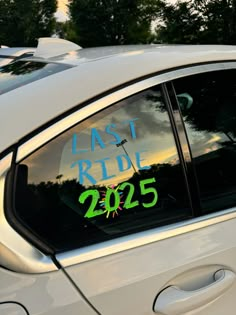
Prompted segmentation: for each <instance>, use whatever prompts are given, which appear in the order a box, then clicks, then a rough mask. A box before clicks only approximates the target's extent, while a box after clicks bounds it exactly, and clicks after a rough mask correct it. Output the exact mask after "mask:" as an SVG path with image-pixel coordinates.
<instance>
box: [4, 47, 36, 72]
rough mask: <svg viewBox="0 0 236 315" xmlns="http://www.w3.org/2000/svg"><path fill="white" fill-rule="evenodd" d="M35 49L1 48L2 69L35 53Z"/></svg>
mask: <svg viewBox="0 0 236 315" xmlns="http://www.w3.org/2000/svg"><path fill="white" fill-rule="evenodd" d="M34 51H35V48H23V47H22V48H21V47H19V48H0V67H2V66H5V65H6V64H8V63H10V62H12V61H14V60H15V59H17V58H19V57H21V56H23V55H27V56H28V55H30V54H32V55H33V53H34Z"/></svg>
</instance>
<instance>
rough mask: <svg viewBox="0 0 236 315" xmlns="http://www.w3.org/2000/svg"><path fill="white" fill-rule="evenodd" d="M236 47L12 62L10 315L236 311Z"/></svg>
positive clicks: (0, 183) (1, 156)
mask: <svg viewBox="0 0 236 315" xmlns="http://www.w3.org/2000/svg"><path fill="white" fill-rule="evenodd" d="M235 59H236V47H234V46H155V45H152V46H120V47H107V48H96V49H95V48H90V49H80V47H78V46H76V45H75V44H73V43H68V42H65V41H61V40H59V39H42V40H41V41H40V44H39V47H38V48H37V49H36V51H35V53H34V56H32V57H29V58H25V59H23V60H18V61H15V62H14V63H11V64H8V65H6V66H4V67H2V68H0V94H1V95H0V113H1V114H0V126H1V136H0V137H1V138H0V203H1V204H0V266H1V268H0V280H1V281H0V314H1V315H13V314H14V315H26V314H27V315H28V314H30V315H77V314H81V315H95V314H101V315H134V314H135V315H151V314H158V315H184V314H186V315H187V314H188V315H190V314H191V315H193V314H194V315H213V314H214V315H222V314H227V315H234V314H235V308H236V300H235V294H236V237H235V235H234V233H235V231H236V207H235V206H236V167H235V161H236V61H235Z"/></svg>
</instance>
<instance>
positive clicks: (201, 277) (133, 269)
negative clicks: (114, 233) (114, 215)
mask: <svg viewBox="0 0 236 315" xmlns="http://www.w3.org/2000/svg"><path fill="white" fill-rule="evenodd" d="M235 222H236V219H233V220H229V221H226V222H222V223H219V224H216V225H213V226H208V227H205V228H202V229H200V230H197V231H192V232H189V233H186V234H182V235H179V236H175V237H171V238H169V239H165V240H161V241H158V242H154V243H152V244H149V245H145V246H141V247H138V248H135V249H131V250H127V251H124V252H121V253H117V254H113V255H109V256H106V257H102V258H98V259H94V260H91V261H89V262H85V263H81V264H78V265H74V266H70V267H67V268H66V272H67V273H68V274H69V275H70V277H71V278H72V279H73V280H74V281H75V283H76V284H77V285H78V287H80V289H81V290H82V291H83V293H84V294H85V295H86V297H87V298H88V299H89V300H90V302H91V303H92V304H93V305H94V306H95V307H96V308H97V309H98V311H99V312H101V314H103V315H109V314H114V315H118V314H119V315H121V314H139V315H147V314H153V310H152V309H153V305H154V302H155V300H156V297H157V295H158V294H159V292H161V291H162V290H163V289H164V288H166V287H168V286H177V287H180V288H185V287H188V288H189V287H191V289H192V290H197V289H200V288H201V287H203V286H205V285H206V284H210V283H211V282H213V280H211V279H213V275H214V272H216V271H217V270H220V269H229V270H232V271H233V272H236V264H235V259H236V241H235V238H234V237H233V231H234V230H235ZM61 263H62V264H63V261H61ZM235 290H236V282H235V281H234V284H233V286H232V287H231V288H229V289H228V291H227V292H226V293H225V294H224V295H222V296H219V297H218V298H217V299H216V300H215V301H211V303H209V304H207V305H202V308H199V309H196V310H194V313H193V314H198V315H204V314H209V315H210V314H214V315H222V314H223V312H224V311H226V312H227V314H228V315H233V314H234V313H235V310H234V308H235V298H234V296H235ZM184 314H185V313H183V314H182V315H184Z"/></svg>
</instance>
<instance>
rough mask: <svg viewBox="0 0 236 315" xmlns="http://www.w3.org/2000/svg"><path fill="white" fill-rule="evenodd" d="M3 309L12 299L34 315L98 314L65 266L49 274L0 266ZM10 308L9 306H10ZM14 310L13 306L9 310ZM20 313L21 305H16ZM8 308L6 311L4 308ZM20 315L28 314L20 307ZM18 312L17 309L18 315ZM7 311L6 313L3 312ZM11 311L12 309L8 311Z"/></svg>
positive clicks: (0, 294) (0, 293)
mask: <svg viewBox="0 0 236 315" xmlns="http://www.w3.org/2000/svg"><path fill="white" fill-rule="evenodd" d="M0 279H1V289H0V313H1V314H2V309H1V306H2V308H3V310H4V304H1V303H5V302H8V301H11V302H12V301H14V303H18V304H20V305H24V306H25V307H26V309H27V311H28V312H29V314H30V315H77V314H84V315H94V314H96V313H95V312H94V311H93V309H92V308H91V307H90V306H89V305H88V304H87V303H86V302H85V301H84V299H83V297H82V296H81V295H80V293H79V292H78V291H77V290H76V289H75V288H74V286H73V285H72V284H71V282H70V281H69V280H68V278H67V277H66V276H65V274H64V272H63V271H62V270H58V271H55V272H50V273H46V274H39V275H33V274H31V275H30V274H23V273H22V274H20V273H16V272H11V271H8V270H4V269H2V268H0ZM6 310H8V309H7V308H6ZM10 310H14V308H10V306H9V311H10ZM15 310H16V311H18V313H19V308H18V307H16V308H15ZM3 312H4V311H3ZM20 312H21V313H19V315H23V314H24V315H25V313H24V312H23V313H22V310H21V311H20ZM18 313H16V314H17V315H18ZM3 314H4V313H3ZM5 314H7V315H10V314H11V313H5ZM13 314H14V315H15V313H12V315H13Z"/></svg>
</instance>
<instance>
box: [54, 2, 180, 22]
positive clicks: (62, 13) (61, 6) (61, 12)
mask: <svg viewBox="0 0 236 315" xmlns="http://www.w3.org/2000/svg"><path fill="white" fill-rule="evenodd" d="M169 2H171V3H175V2H176V0H169ZM67 4H68V0H58V10H57V13H56V18H57V19H58V20H59V21H61V22H63V21H66V20H67V19H68V16H67V14H66V12H67V7H66V5H67Z"/></svg>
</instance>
